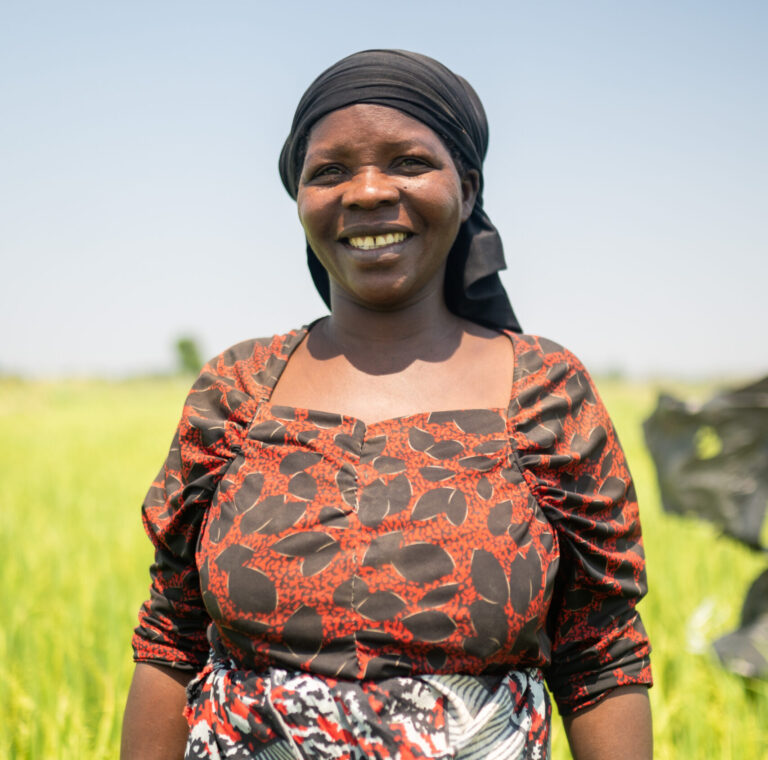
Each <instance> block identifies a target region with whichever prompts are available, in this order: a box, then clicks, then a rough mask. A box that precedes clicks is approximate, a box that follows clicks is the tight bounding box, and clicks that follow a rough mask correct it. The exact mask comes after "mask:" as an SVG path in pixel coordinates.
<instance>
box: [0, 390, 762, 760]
mask: <svg viewBox="0 0 768 760" xmlns="http://www.w3.org/2000/svg"><path fill="white" fill-rule="evenodd" d="M187 384H188V380H187V379H179V378H167V379H154V380H135V381H125V382H112V383H110V382H106V381H62V382H58V383H50V382H45V383H44V382H21V381H10V380H6V381H0V509H1V511H0V546H2V553H3V556H2V560H0V589H2V592H3V594H4V599H3V603H2V608H1V609H2V613H1V615H2V617H1V618H0V619H1V620H2V626H1V633H0V682H1V683H2V686H0V725H1V726H2V729H1V730H0V758H2V759H3V760H5V759H6V758H7V759H10V758H13V759H14V760H21V759H23V758H31V759H34V760H38V759H40V758H42V759H44V760H49V759H50V760H55V759H56V758H73V759H75V758H76V759H77V760H83V759H90V758H110V759H111V758H115V757H117V754H118V747H119V736H120V722H121V718H122V709H123V704H124V701H125V695H126V692H127V689H128V683H129V681H130V677H131V673H132V670H133V664H132V662H131V650H130V637H131V633H132V628H133V626H134V625H135V619H136V612H137V610H138V607H139V605H140V604H141V602H142V601H143V599H144V597H145V596H146V594H147V589H148V584H149V578H148V573H147V568H148V565H149V562H150V560H151V556H152V550H151V546H150V543H149V541H148V539H147V538H146V537H145V536H144V533H143V530H142V527H141V522H140V513H139V508H140V504H141V501H142V498H143V496H144V493H145V491H146V489H147V487H148V485H149V483H150V481H151V480H152V478H153V477H154V475H155V474H156V472H157V470H158V469H159V467H160V465H161V463H162V461H163V458H164V456H165V451H166V449H167V446H168V444H169V443H170V440H171V437H172V434H173V431H174V427H175V423H176V419H177V417H178V415H179V412H180V410H181V404H182V402H183V398H184V395H185V393H186V385H187ZM600 388H601V392H602V394H603V398H604V400H605V402H606V404H607V406H608V409H609V411H610V412H611V414H612V415H613V418H614V421H615V423H616V427H617V429H618V431H619V436H620V438H621V440H622V443H623V445H624V447H625V449H626V451H627V455H628V458H629V462H630V466H631V469H632V472H633V475H634V476H635V480H636V485H637V490H638V494H639V498H640V503H641V514H642V519H643V527H644V533H645V544H646V553H647V557H648V574H649V581H650V584H651V592H650V594H649V595H648V597H647V598H646V599H645V600H644V601H643V602H642V604H641V607H640V610H641V613H642V615H643V619H644V620H645V623H646V627H647V628H648V631H649V633H650V635H651V639H652V642H653V645H654V654H653V668H654V677H655V680H656V685H655V687H654V688H653V689H652V690H651V699H652V704H653V715H654V733H655V743H656V755H655V756H656V758H657V760H673V759H674V760H681V759H682V760H697V759H698V758H707V760H710V759H712V760H720V759H723V760H758V759H759V758H763V757H768V744H767V742H766V736H767V735H768V729H766V727H767V726H768V682H753V683H750V682H747V681H744V680H743V679H741V678H739V677H738V676H735V675H732V674H730V673H728V672H726V671H725V670H723V669H722V668H721V667H720V665H719V663H718V662H717V661H716V660H715V659H714V658H713V656H712V654H711V653H710V650H709V649H708V648H707V643H708V642H709V641H711V640H712V639H713V638H715V637H716V636H718V635H720V634H722V633H725V632H727V631H729V630H731V629H733V628H734V627H736V625H737V621H738V614H739V605H740V604H741V600H742V599H743V598H744V593H745V591H746V589H747V587H748V585H749V583H750V582H751V580H752V579H753V578H754V577H755V576H756V575H757V574H758V572H759V571H760V570H761V569H762V568H763V566H764V563H765V560H764V558H762V557H759V556H757V555H755V554H754V553H752V552H750V551H749V550H748V549H746V548H744V547H743V546H742V545H740V544H738V543H736V542H735V541H730V540H728V539H725V538H721V537H719V536H718V535H717V533H716V531H715V530H714V529H713V528H711V527H710V526H708V525H706V524H703V523H698V522H695V521H693V520H687V519H682V518H679V517H673V516H670V515H666V514H664V513H662V512H661V509H660V506H659V498H658V492H657V489H656V484H655V476H654V472H653V469H652V465H651V462H650V459H649V457H648V456H647V454H646V452H645V449H644V446H643V442H642V431H641V428H640V424H641V421H642V420H643V418H644V417H645V416H647V415H648V414H649V413H650V410H651V408H652V406H653V403H654V398H655V395H654V389H653V387H651V386H650V385H631V384H627V383H621V382H618V381H610V382H605V383H601V384H600ZM676 390H677V391H678V392H680V389H679V388H678V389H676ZM554 734H555V737H554V749H553V758H554V759H555V760H562V759H564V758H568V757H569V756H570V755H569V753H568V750H567V744H566V742H565V737H564V735H563V731H562V728H561V727H560V724H559V721H557V720H555V727H554Z"/></svg>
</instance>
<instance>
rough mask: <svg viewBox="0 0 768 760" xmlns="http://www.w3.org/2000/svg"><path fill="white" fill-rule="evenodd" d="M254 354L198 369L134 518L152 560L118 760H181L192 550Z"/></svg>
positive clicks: (226, 357)
mask: <svg viewBox="0 0 768 760" xmlns="http://www.w3.org/2000/svg"><path fill="white" fill-rule="evenodd" d="M253 353H254V351H253V342H250V343H246V344H241V345H240V346H236V347H235V348H234V349H232V350H231V351H230V352H227V353H225V354H222V355H221V356H220V357H218V358H217V359H216V360H214V362H212V363H210V364H208V365H206V367H204V368H203V371H202V372H201V374H200V376H199V377H198V379H197V381H196V382H195V384H194V386H193V387H192V390H191V391H190V394H189V396H188V397H187V401H186V403H185V404H184V410H183V413H182V417H181V421H180V423H179V426H178V428H177V431H176V435H175V436H174V439H173V442H172V444H171V448H170V451H169V452H168V457H167V458H166V461H165V463H164V465H163V467H162V468H161V470H160V473H159V474H158V476H157V478H156V479H155V481H154V482H153V484H152V486H151V487H150V489H149V492H148V493H147V496H146V499H145V500H144V504H143V507H142V519H143V522H144V527H145V529H146V531H147V534H148V536H149V538H150V539H151V540H152V543H153V544H154V546H155V561H154V563H153V565H152V567H151V570H150V573H151V576H152V586H151V589H150V598H149V599H148V600H147V601H146V602H145V603H144V605H143V606H142V608H141V610H140V612H139V625H138V627H137V628H136V630H135V631H134V636H133V648H134V659H135V660H136V662H137V664H136V669H135V671H134V675H133V681H132V682H131V688H130V692H129V694H128V699H127V703H126V707H125V713H124V718H123V735H122V743H121V757H122V758H123V760H134V759H136V760H139V759H140V760H153V759H154V758H162V760H167V759H168V758H182V757H183V756H184V748H185V744H186V740H187V735H188V733H189V730H188V727H187V722H186V718H185V717H184V714H183V711H184V707H185V704H186V695H185V687H186V685H187V683H188V682H189V680H190V679H191V678H192V677H193V676H194V675H195V673H196V672H198V671H199V670H200V669H201V668H202V667H203V665H204V663H205V660H206V658H207V656H208V646H209V645H208V641H207V639H206V628H207V626H208V624H209V623H210V617H209V616H208V612H207V610H206V608H205V605H204V604H203V599H202V596H201V589H200V578H199V574H198V568H197V565H196V562H195V549H196V545H197V540H198V536H199V533H200V528H201V525H202V523H203V520H204V518H205V515H206V514H207V511H208V510H209V508H210V505H211V498H212V496H213V494H214V492H215V489H216V487H217V484H218V483H219V481H220V479H221V478H222V476H223V474H224V473H225V471H226V469H227V467H228V466H229V464H230V462H231V461H232V460H233V457H234V452H233V450H232V445H233V443H236V442H237V441H238V437H239V436H240V435H244V433H245V430H246V427H247V424H248V422H249V420H250V419H251V417H252V416H253V413H254V407H255V401H254V399H253V397H252V394H250V393H248V392H247V391H248V390H250V389H249V388H248V387H247V386H246V387H244V388H242V387H241V386H242V385H243V384H242V383H238V382H237V378H238V377H239V376H240V375H243V376H244V377H246V378H248V377H250V373H249V372H247V371H240V367H239V364H240V359H241V357H240V356H239V354H243V356H245V357H246V358H247V357H250V356H252V355H253ZM246 363H247V362H246ZM249 368H250V367H247V368H246V369H249ZM255 369H258V367H255ZM165 663H167V664H165Z"/></svg>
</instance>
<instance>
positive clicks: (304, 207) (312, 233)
mask: <svg viewBox="0 0 768 760" xmlns="http://www.w3.org/2000/svg"><path fill="white" fill-rule="evenodd" d="M296 212H297V213H298V216H299V222H300V223H301V226H302V227H303V228H304V234H305V235H306V236H307V237H308V238H309V239H310V240H311V239H312V238H314V237H316V236H317V235H318V234H320V233H321V232H322V224H323V214H322V207H321V206H320V204H318V203H317V199H316V198H313V197H312V194H311V193H302V192H299V195H298V197H297V199H296Z"/></svg>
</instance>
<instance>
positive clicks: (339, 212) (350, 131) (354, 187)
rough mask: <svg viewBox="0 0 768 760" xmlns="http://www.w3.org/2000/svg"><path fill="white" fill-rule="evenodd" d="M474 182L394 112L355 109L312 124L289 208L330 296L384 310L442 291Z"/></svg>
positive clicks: (426, 133) (427, 134) (430, 135)
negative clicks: (323, 275) (294, 199)
mask: <svg viewBox="0 0 768 760" xmlns="http://www.w3.org/2000/svg"><path fill="white" fill-rule="evenodd" d="M477 185H478V175H477V172H474V171H470V172H468V173H467V174H466V175H465V176H464V177H460V176H459V174H458V171H457V169H456V166H455V164H454V162H453V159H452V158H451V155H450V153H449V152H448V149H447V148H446V147H445V144H444V143H443V142H442V140H441V139H440V138H439V137H438V136H437V134H435V132H433V131H432V130H431V129H430V128H429V127H427V126H426V125H425V124H422V123H421V122H420V121H417V120H416V119H413V118H411V117H410V116H407V115H406V114H404V113H402V112H400V111H397V110H395V109H392V108H386V107H384V106H378V105H368V104H359V105H354V106H349V107H348V108H343V109H340V110H338V111H333V112H332V113H330V114H328V115H327V116H325V117H324V118H323V119H321V120H320V121H318V122H317V124H315V125H314V127H313V128H312V131H311V132H310V135H309V141H308V144H307V152H306V158H305V159H304V166H303V168H302V172H301V177H300V179H299V191H298V197H297V203H298V211H299V218H300V220H301V224H302V226H303V227H304V232H305V233H306V236H307V240H308V241H309V244H310V246H311V247H312V250H313V251H314V252H315V254H316V255H317V258H318V259H319V260H320V262H321V263H322V265H323V266H324V267H325V268H326V270H327V271H328V275H329V277H330V281H331V292H332V297H334V298H336V297H345V298H351V299H353V300H354V301H355V302H357V303H359V304H361V305H364V306H370V307H372V308H394V307H398V306H403V305H407V304H408V303H411V302H415V301H416V300H418V299H419V298H421V297H423V296H424V294H425V293H432V292H439V293H440V294H442V288H443V277H444V271H445V261H446V258H447V256H448V252H449V251H450V249H451V246H452V245H453V242H454V240H455V239H456V235H457V233H458V231H459V227H460V225H461V223H462V222H463V221H465V220H466V219H467V218H468V217H469V215H470V214H471V212H472V208H473V206H474V202H475V197H476V195H477Z"/></svg>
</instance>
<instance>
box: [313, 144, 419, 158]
mask: <svg viewBox="0 0 768 760" xmlns="http://www.w3.org/2000/svg"><path fill="white" fill-rule="evenodd" d="M381 143H383V144H384V145H385V146H386V148H387V149H389V150H397V151H409V150H417V149H420V150H429V151H432V150H433V148H432V146H431V145H429V144H428V143H426V142H425V141H424V140H412V139H408V140H397V139H395V140H391V141H380V144H381ZM348 153H350V150H348V149H345V147H344V146H343V145H334V144H333V143H331V144H330V145H328V146H327V147H326V146H323V145H320V146H319V147H316V148H310V147H309V146H307V152H306V154H305V160H309V159H310V158H311V159H313V160H316V161H317V160H322V159H323V158H330V157H336V156H338V155H340V154H341V155H342V156H343V155H346V154H348Z"/></svg>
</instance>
